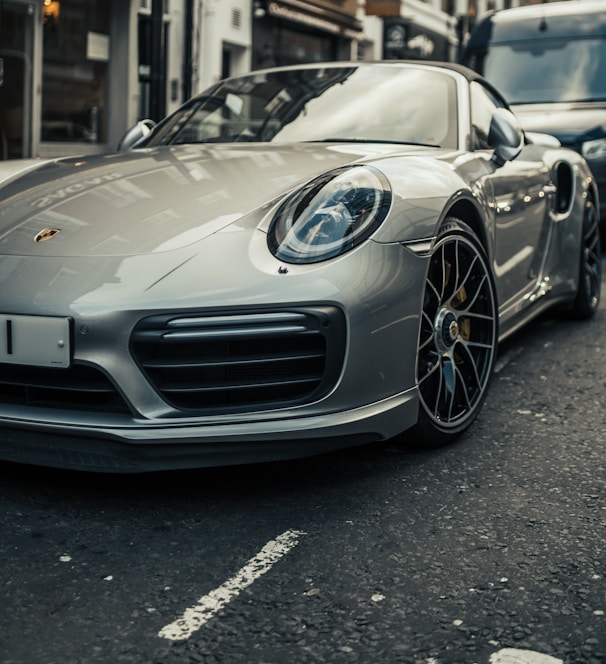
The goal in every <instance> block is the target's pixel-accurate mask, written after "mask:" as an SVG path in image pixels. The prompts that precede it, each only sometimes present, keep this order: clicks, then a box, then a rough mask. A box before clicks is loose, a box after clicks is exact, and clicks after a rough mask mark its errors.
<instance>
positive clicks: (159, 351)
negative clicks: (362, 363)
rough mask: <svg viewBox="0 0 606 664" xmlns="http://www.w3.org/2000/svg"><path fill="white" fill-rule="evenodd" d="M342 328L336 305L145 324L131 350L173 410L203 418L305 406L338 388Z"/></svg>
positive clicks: (134, 337)
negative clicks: (250, 409) (189, 411)
mask: <svg viewBox="0 0 606 664" xmlns="http://www.w3.org/2000/svg"><path fill="white" fill-rule="evenodd" d="M344 335H345V323H344V318H343V314H342V313H341V312H340V311H339V310H337V309H336V308H334V307H317V308H311V309H302V310H299V311H270V312H250V313H235V314H232V313H229V312H228V313H225V312H220V313H216V314H209V315H208V316H201V315H199V314H192V315H191V316H190V317H187V316H184V315H181V316H180V317H179V318H176V317H170V316H152V317H150V318H147V319H144V320H142V321H140V323H139V324H138V325H137V327H136V328H135V330H134V332H133V335H132V337H131V352H132V354H133V356H134V358H135V360H136V361H137V363H138V364H139V366H140V367H141V370H142V371H143V373H144V374H145V375H146V376H147V378H148V379H149V381H150V383H151V384H152V385H153V386H154V387H155V388H156V390H157V391H158V392H159V393H160V395H161V396H162V397H163V398H164V399H165V400H166V401H167V402H168V403H170V404H171V405H173V406H174V407H176V408H179V409H185V410H196V411H198V412H201V413H211V414H212V413H225V412H239V411H242V410H245V409H247V408H255V409H267V408H275V407H283V406H287V405H293V404H301V403H305V402H306V401H309V400H312V399H316V398H318V397H319V396H321V395H322V394H325V393H326V391H328V389H330V388H331V387H332V385H334V382H335V380H336V378H337V376H338V374H339V372H340V369H341V366H342V360H343V349H344V345H345V344H344Z"/></svg>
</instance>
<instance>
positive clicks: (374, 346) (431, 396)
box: [0, 62, 601, 472]
mask: <svg viewBox="0 0 606 664" xmlns="http://www.w3.org/2000/svg"><path fill="white" fill-rule="evenodd" d="M149 129H150V127H149V126H146V128H145V131H146V133H147V136H144V137H142V136H141V133H140V132H137V131H134V132H131V133H129V135H128V136H127V137H125V140H124V141H123V147H124V148H126V147H128V145H129V144H131V143H133V142H136V147H135V148H134V149H131V150H126V149H124V150H123V151H121V152H118V153H116V154H113V155H99V156H93V157H77V158H68V159H60V160H52V161H47V162H44V163H42V164H40V165H38V167H35V166H31V165H30V166H28V168H27V169H25V170H22V171H21V172H20V173H16V174H15V175H14V176H13V177H8V176H6V174H5V176H6V177H5V179H4V180H3V182H2V186H1V191H2V199H3V204H2V208H1V211H0V272H1V274H2V280H3V289H2V292H1V293H0V349H2V351H1V354H0V367H1V369H2V371H1V372H0V458H2V459H5V460H12V461H17V462H22V463H35V464H45V465H49V466H58V467H65V468H75V469H84V470H94V471H108V472H138V471H146V470H157V469H172V468H185V467H195V466H211V465H217V464H227V463H245V462H252V461H268V460H273V459H284V458H292V457H297V456H303V455H308V454H315V453H320V452H324V451H328V450H334V449H338V448H341V447H347V446H352V445H357V444H365V443H372V442H375V441H380V440H385V439H389V438H392V437H394V436H397V435H399V434H401V433H402V432H406V438H407V440H413V441H415V442H416V443H417V444H421V445H427V446H436V445H443V444H446V443H448V442H450V441H452V440H454V439H456V438H457V437H458V436H460V435H461V433H463V432H464V431H466V430H467V428H468V427H469V426H470V425H471V424H472V422H473V421H474V420H475V418H476V417H477V415H478V413H479V411H480V409H481V407H482V403H483V401H484V398H485V396H486V393H487V390H488V386H489V383H490V377H491V374H492V370H493V366H494V361H495V356H496V351H497V345H498V342H499V340H500V339H503V338H504V337H506V336H508V335H510V334H511V333H512V332H514V331H515V330H516V329H518V328H519V327H520V326H521V325H523V324H524V323H526V322H527V321H529V320H530V319H532V318H533V317H535V316H537V315H538V314H539V313H541V312H543V311H545V310H546V309H548V308H551V307H556V306H557V307H560V308H563V309H566V310H568V311H569V312H570V313H571V314H572V315H574V316H576V317H578V318H588V317H591V316H592V315H593V314H594V312H595V310H596V308H597V306H598V302H599V296H600V276H601V275H600V250H599V242H598V240H599V235H598V229H597V217H596V207H597V205H598V194H597V190H596V187H595V182H594V180H593V178H592V176H591V173H590V171H589V169H588V167H587V164H586V162H585V160H584V159H583V157H582V156H581V155H579V154H578V153H576V152H574V151H571V150H567V149H565V148H561V147H559V146H554V145H549V144H548V143H549V141H545V144H543V143H541V142H532V141H531V140H529V139H528V138H527V137H525V136H524V134H523V132H522V130H521V129H520V126H519V123H518V122H517V120H516V119H515V117H514V115H513V114H512V113H511V112H510V111H509V109H508V107H507V104H506V103H505V101H504V100H503V99H502V98H501V96H500V94H499V93H498V92H497V91H496V90H495V89H494V88H492V87H491V86H490V85H489V84H488V83H486V82H485V81H484V80H483V79H482V78H481V77H479V76H478V75H476V74H475V73H473V72H472V71H471V70H469V69H466V68H464V67H460V66H457V65H448V64H439V63H431V64H429V63H426V64H422V63H395V62H385V63H378V64H370V63H324V64H320V65H306V66H299V67H292V68H283V69H279V68H278V69H271V70H264V71H258V72H253V73H251V74H248V75H245V76H239V77H235V78H231V79H227V80H225V81H222V82H220V83H218V84H217V85H215V86H213V87H212V88H211V89H210V90H208V91H206V92H204V93H203V94H201V95H200V96H199V97H196V98H194V99H192V100H190V101H189V102H187V103H186V104H185V105H184V106H183V107H182V108H181V109H180V110H178V111H177V112H176V113H174V114H173V115H171V116H169V117H168V118H166V119H165V120H164V121H163V122H161V123H159V124H158V125H157V126H156V127H154V128H153V129H152V130H151V132H150V131H149ZM137 141H138V142H137ZM54 231H57V232H54ZM40 233H43V234H44V237H45V238H46V237H48V239H47V240H46V241H44V242H36V241H35V238H36V237H40ZM33 349H36V353H34V352H33Z"/></svg>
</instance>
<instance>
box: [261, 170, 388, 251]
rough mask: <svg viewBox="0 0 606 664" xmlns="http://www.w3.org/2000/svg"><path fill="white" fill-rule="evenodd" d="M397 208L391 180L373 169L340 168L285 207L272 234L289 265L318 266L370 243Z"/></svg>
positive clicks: (270, 240) (273, 246)
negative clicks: (377, 230) (392, 207)
mask: <svg viewBox="0 0 606 664" xmlns="http://www.w3.org/2000/svg"><path fill="white" fill-rule="evenodd" d="M390 205H391V187H390V186H389V182H388V180H387V178H386V177H385V176H384V175H383V174H382V173H381V172H380V171H378V170H377V169H376V168H374V167H372V166H348V167H344V168H338V169H335V170H333V171H330V172H329V173H325V174H324V175H321V176H320V177H318V178H316V179H314V180H312V181H311V182H308V183H307V184H306V185H305V186H303V187H302V188H301V189H298V190H297V191H296V192H294V193H293V194H292V195H291V196H290V197H289V198H288V199H287V200H286V201H285V202H284V203H282V204H281V205H280V207H279V209H278V211H277V212H276V215H275V216H274V218H273V220H272V222H271V226H270V228H269V234H268V244H269V248H270V250H271V252H272V253H273V254H274V255H275V256H276V258H279V259H280V260H282V261H284V262H285V263H318V262H320V261H324V260H327V259H328V258H333V257H334V256H339V255H340V254H344V253H345V252H347V251H350V250H351V249H353V248H354V247H357V246H358V245H359V244H360V243H362V242H364V240H366V239H367V238H368V237H369V236H370V235H371V234H372V233H373V232H374V231H375V230H376V229H377V228H378V227H379V225H380V224H381V223H382V221H383V220H384V219H385V217H386V216H387V213H388V212H389V208H390Z"/></svg>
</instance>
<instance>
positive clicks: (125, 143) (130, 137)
mask: <svg viewBox="0 0 606 664" xmlns="http://www.w3.org/2000/svg"><path fill="white" fill-rule="evenodd" d="M155 126H156V123H155V122H154V121H153V120H139V122H137V124H136V125H135V126H134V127H131V128H130V129H129V130H128V131H127V132H126V133H125V134H124V136H122V138H121V139H120V142H119V143H118V151H119V152H124V151H125V150H131V149H132V148H134V147H135V146H136V145H137V143H139V141H142V140H143V139H144V138H145V137H147V136H149V135H150V134H151V131H152V129H153V128H154V127H155Z"/></svg>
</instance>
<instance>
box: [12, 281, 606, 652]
mask: <svg viewBox="0 0 606 664" xmlns="http://www.w3.org/2000/svg"><path fill="white" fill-rule="evenodd" d="M605 292H606V291H605ZM605 301H606V298H605ZM605 362H606V304H605V305H602V307H601V309H600V311H599V312H598V315H597V317H596V318H595V320H593V321H591V322H589V323H581V324H579V323H574V322H569V321H565V320H560V319H553V318H545V319H543V320H541V321H539V322H537V323H535V324H533V325H532V326H531V327H530V328H528V329H526V330H525V331H524V332H523V333H521V334H520V335H518V336H517V337H516V339H515V340H513V342H512V343H508V344H507V345H506V347H504V348H503V350H502V353H501V356H500V359H499V363H498V367H497V373H496V375H495V379H494V382H493V384H492V387H491V391H490V394H489V398H488V400H487V402H486V404H485V406H484V409H483V411H482V413H481V416H480V419H479V420H478V421H477V423H476V424H475V425H474V427H473V428H472V429H471V430H470V431H469V432H468V433H467V434H466V435H465V436H464V437H463V438H462V439H461V440H460V442H459V443H458V444H456V445H454V446H452V447H448V448H444V449H440V450H434V451H416V450H402V449H400V448H398V447H396V446H394V445H393V444H387V445H382V446H375V447H370V448H362V449H356V450H350V451H346V452H341V453H338V454H331V455H328V456H324V457H319V458H315V459H307V460H303V461H296V462H289V463H280V464H271V465H264V466H248V467H242V468H226V469H213V470H201V471H195V472H194V471H192V472H189V471H188V472H180V473H169V474H154V475H142V476H141V475H138V476H131V477H125V476H117V477H116V476H98V475H89V474H78V473H67V472H60V471H53V470H44V469H37V468H28V467H25V466H18V465H13V464H8V463H4V464H0V496H1V497H2V505H3V510H2V513H1V514H0V560H1V561H2V564H1V566H0V588H1V594H0V662H2V664H76V663H77V664H96V663H97V662H100V663H103V664H104V663H106V662H107V663H112V664H114V663H129V664H130V663H133V664H139V663H145V664H150V663H151V664H173V663H174V664H177V663H179V664H181V663H194V662H202V663H207V662H208V663H214V662H224V663H227V664H231V663H232V662H246V663H265V664H282V663H285V662H287V663H291V664H298V663H307V662H310V663H314V662H345V663H347V662H364V663H372V662H403V663H407V664H408V663H410V664H447V663H456V664H473V663H478V664H557V663H559V662H565V663H566V664H604V662H606V615H605V614H606V527H605V526H606V417H605V411H604V388H605V384H606V368H605Z"/></svg>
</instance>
